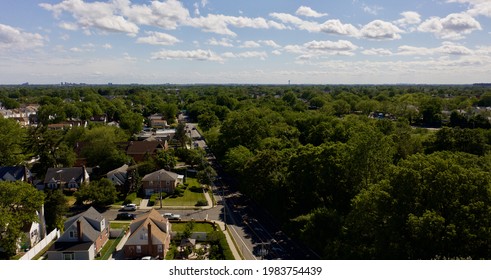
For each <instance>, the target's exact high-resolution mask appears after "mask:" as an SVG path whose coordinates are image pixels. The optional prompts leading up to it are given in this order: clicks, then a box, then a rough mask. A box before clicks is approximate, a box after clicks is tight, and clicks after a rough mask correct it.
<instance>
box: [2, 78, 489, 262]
mask: <svg viewBox="0 0 491 280" xmlns="http://www.w3.org/2000/svg"><path fill="white" fill-rule="evenodd" d="M0 101H1V102H2V104H3V105H4V107H6V108H18V107H20V106H22V105H23V104H30V103H35V104H40V105H41V106H40V108H39V111H38V117H39V121H40V123H41V125H40V126H39V127H38V128H36V129H30V130H29V131H27V130H26V129H24V128H21V127H20V126H18V125H17V124H16V123H15V122H13V121H10V120H4V119H1V118H0V122H1V123H2V124H4V125H1V126H0V130H2V132H4V133H2V135H17V136H16V137H7V138H5V139H4V141H1V144H0V155H2V157H1V158H2V159H1V160H3V161H4V162H3V164H12V163H15V162H18V161H19V160H21V159H27V158H29V157H30V156H34V155H38V156H39V157H40V158H41V160H42V161H43V162H45V163H46V165H45V167H48V166H67V165H68V166H69V165H70V164H73V161H74V160H73V154H72V153H73V147H74V145H76V143H77V142H80V141H82V142H86V143H89V147H90V148H87V149H86V150H85V151H84V156H85V157H87V159H88V162H89V163H90V165H92V166H96V165H97V166H99V167H103V168H104V169H109V168H113V167H117V166H118V165H120V164H121V163H123V162H125V160H127V159H126V158H125V156H124V154H121V153H120V152H119V150H118V149H116V146H117V145H116V143H118V142H121V141H127V140H130V139H131V138H132V136H133V135H134V133H136V132H138V131H140V130H141V129H142V126H143V125H144V124H143V122H144V121H145V119H146V117H148V116H150V115H152V114H155V113H160V114H162V115H163V116H165V117H166V118H167V119H168V120H174V119H175V117H176V116H177V114H178V113H179V112H180V111H183V112H186V114H187V115H188V116H189V118H190V121H193V122H197V123H198V124H199V128H200V129H201V130H202V131H203V133H204V135H205V138H206V141H207V144H208V146H209V147H210V148H211V150H212V151H213V152H214V153H215V155H216V156H217V158H218V160H219V161H220V162H221V163H222V165H223V166H224V169H225V171H226V173H227V175H228V176H227V177H228V178H229V179H230V182H231V183H232V184H234V185H235V187H237V188H238V189H239V190H241V191H242V192H243V193H244V194H246V195H248V196H249V197H251V198H253V199H254V200H255V201H256V202H258V203H260V204H261V205H264V206H265V207H266V208H267V210H268V211H269V212H270V213H271V214H272V215H274V216H275V217H276V218H277V219H278V221H279V222H280V224H281V225H282V227H283V228H284V229H285V231H288V232H289V233H290V234H291V235H292V236H294V237H296V238H298V239H300V240H302V241H303V242H304V243H305V244H306V245H308V246H309V247H311V248H315V251H316V252H317V253H318V254H319V255H320V256H321V257H322V258H332V259H336V258H343V259H360V258H361V259H430V258H467V257H471V258H490V257H491V244H490V243H489V240H490V237H491V236H490V235H491V220H490V218H489V217H491V216H490V214H491V204H490V203H491V181H490V180H491V176H490V174H491V173H490V172H489V167H490V165H491V161H490V159H491V157H490V154H489V148H490V145H491V131H490V130H489V129H490V128H491V125H490V121H489V117H490V110H488V109H487V106H491V88H487V87H486V86H476V85H475V86H431V85H400V86H395V85H373V86H369V85H351V86H349V85H305V86H274V85H228V86H218V85H189V86H171V85H165V86H164V85H155V86H140V85H132V86H129V85H128V86H79V87H76V86H73V87H67V86H65V87H61V86H59V87H49V86H29V87H0ZM97 114H106V115H107V116H108V118H109V120H110V121H114V122H118V123H119V124H120V127H119V128H115V127H110V128H109V127H105V126H97V125H90V126H89V127H88V128H84V129H71V130H66V131H56V132H52V131H51V132H50V131H49V130H45V129H43V127H44V126H45V125H47V124H49V123H56V122H60V121H63V120H67V119H82V120H88V119H90V117H91V116H93V115H97ZM170 122H171V123H172V121H170ZM173 126H174V127H175V128H177V133H176V136H177V137H176V145H180V146H181V147H182V146H184V145H185V143H186V141H188V139H186V136H185V134H183V135H181V134H182V133H181V134H180V132H179V131H181V130H182V127H180V126H179V125H177V124H173ZM179 135H181V136H179ZM176 155H178V156H179V157H183V158H187V161H189V162H190V163H192V165H196V166H198V168H202V169H203V170H205V169H206V167H205V166H202V167H199V164H200V159H201V157H202V155H199V154H196V155H195V154H193V153H191V152H185V151H183V150H182V149H180V150H177V151H176ZM174 156H175V155H174V154H173V153H169V154H160V155H158V157H157V159H156V161H155V163H153V164H157V165H159V166H162V167H166V168H172V166H173V165H175V158H174ZM200 156H201V157H200ZM193 158H197V160H193ZM210 172H211V171H210ZM210 172H208V173H210ZM204 178H206V176H205V177H204ZM103 186H105V184H98V185H97V184H94V185H93V186H90V187H88V188H87V189H85V192H86V193H82V194H81V195H80V197H79V199H80V200H86V199H87V197H89V195H90V194H93V193H94V192H93V190H94V189H96V188H102V187H103ZM101 203H104V202H103V201H102V202H101Z"/></svg>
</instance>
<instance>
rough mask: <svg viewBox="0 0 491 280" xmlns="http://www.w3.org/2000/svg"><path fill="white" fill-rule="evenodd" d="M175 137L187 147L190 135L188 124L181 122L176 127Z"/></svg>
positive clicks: (182, 145) (183, 146)
mask: <svg viewBox="0 0 491 280" xmlns="http://www.w3.org/2000/svg"><path fill="white" fill-rule="evenodd" d="M174 139H176V140H177V141H178V142H179V144H180V146H181V148H184V149H187V145H186V144H187V143H188V142H189V140H190V139H189V136H188V135H187V131H186V125H185V124H184V123H179V124H178V125H177V127H176V133H175V134H174Z"/></svg>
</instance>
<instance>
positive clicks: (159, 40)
mask: <svg viewBox="0 0 491 280" xmlns="http://www.w3.org/2000/svg"><path fill="white" fill-rule="evenodd" d="M145 33H146V34H147V35H148V36H147V37H140V38H138V39H137V40H136V42H137V43H140V44H150V45H163V46H171V45H174V44H176V43H179V42H181V41H180V40H179V39H177V38H176V37H174V36H172V35H169V34H167V33H162V32H154V31H147V32H145Z"/></svg>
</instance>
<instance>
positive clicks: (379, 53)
mask: <svg viewBox="0 0 491 280" xmlns="http://www.w3.org/2000/svg"><path fill="white" fill-rule="evenodd" d="M361 53H362V54H364V55H376V56H389V55H392V52H391V51H390V50H388V49H382V48H372V49H368V50H364V51H362V52H361Z"/></svg>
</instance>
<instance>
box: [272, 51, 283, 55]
mask: <svg viewBox="0 0 491 280" xmlns="http://www.w3.org/2000/svg"><path fill="white" fill-rule="evenodd" d="M271 53H272V54H274V55H281V51H279V50H274V51H272V52H271Z"/></svg>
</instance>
